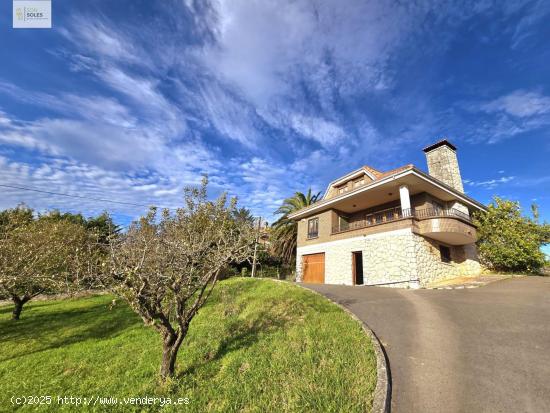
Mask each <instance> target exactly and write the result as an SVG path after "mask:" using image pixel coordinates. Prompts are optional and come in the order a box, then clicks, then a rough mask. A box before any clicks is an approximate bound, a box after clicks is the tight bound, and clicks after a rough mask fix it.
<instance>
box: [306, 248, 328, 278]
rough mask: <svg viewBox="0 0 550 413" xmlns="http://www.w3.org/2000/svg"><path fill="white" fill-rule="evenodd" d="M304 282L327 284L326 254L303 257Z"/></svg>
mask: <svg viewBox="0 0 550 413" xmlns="http://www.w3.org/2000/svg"><path fill="white" fill-rule="evenodd" d="M302 269H303V272H302V274H303V277H302V281H303V282H305V283H314V284H323V283H324V282H325V253H321V254H310V255H303V256H302Z"/></svg>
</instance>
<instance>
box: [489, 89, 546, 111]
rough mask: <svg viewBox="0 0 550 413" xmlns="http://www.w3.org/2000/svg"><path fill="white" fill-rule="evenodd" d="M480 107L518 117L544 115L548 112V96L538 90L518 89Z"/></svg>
mask: <svg viewBox="0 0 550 413" xmlns="http://www.w3.org/2000/svg"><path fill="white" fill-rule="evenodd" d="M481 108H482V109H483V110H484V111H486V112H489V113H493V112H504V113H507V114H509V115H512V116H515V117H518V118H525V117H531V116H537V115H544V114H548V113H550V97H548V96H544V95H542V94H541V93H540V92H538V91H527V90H522V89H520V90H516V91H514V92H512V93H509V94H508V95H504V96H501V97H499V98H497V99H495V100H492V101H490V102H488V103H485V104H483V105H482V106H481Z"/></svg>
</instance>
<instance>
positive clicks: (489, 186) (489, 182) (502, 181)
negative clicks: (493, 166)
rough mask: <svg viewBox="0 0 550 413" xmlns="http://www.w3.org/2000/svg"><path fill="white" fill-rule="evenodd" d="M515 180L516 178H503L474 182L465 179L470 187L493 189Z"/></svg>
mask: <svg viewBox="0 0 550 413" xmlns="http://www.w3.org/2000/svg"><path fill="white" fill-rule="evenodd" d="M514 179H516V177H515V176H503V177H501V178H495V179H489V180H486V181H472V180H469V179H464V183H465V184H466V185H468V186H473V187H482V188H485V189H493V188H495V187H496V186H498V185H502V184H507V183H509V182H510V181H512V180H514Z"/></svg>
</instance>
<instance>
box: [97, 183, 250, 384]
mask: <svg viewBox="0 0 550 413" xmlns="http://www.w3.org/2000/svg"><path fill="white" fill-rule="evenodd" d="M206 189H207V179H206V178H205V179H204V180H203V183H202V186H201V187H200V188H199V189H193V188H186V189H185V206H184V207H183V208H180V209H178V210H177V211H176V212H175V214H170V213H169V212H168V211H167V210H164V211H163V212H162V214H161V216H160V217H159V214H158V213H157V210H156V209H154V208H152V209H151V210H150V212H149V214H148V215H147V216H145V217H142V218H141V219H140V220H139V221H138V222H135V223H133V224H132V225H131V226H130V228H129V230H128V232H127V233H125V234H122V235H121V236H120V237H119V239H118V240H116V241H115V242H113V243H111V257H110V265H109V267H108V271H107V273H106V280H105V281H106V284H107V285H109V286H110V287H111V288H112V290H113V291H114V292H115V293H116V294H117V295H119V296H120V297H122V298H124V299H125V300H126V301H127V302H128V303H129V304H130V306H131V307H132V309H133V310H134V311H135V312H136V313H138V314H139V315H140V316H141V318H142V319H143V321H144V322H145V324H148V325H151V326H153V327H154V328H155V329H157V331H158V332H159V333H160V335H161V337H162V343H163V356H162V363H161V368H160V375H161V377H162V379H163V380H164V379H166V378H167V377H172V376H173V375H174V371H175V364H176V357H177V353H178V350H179V348H180V346H181V344H182V342H183V340H184V338H185V336H186V335H187V332H188V331H189V325H190V323H191V320H192V319H193V317H194V316H195V315H196V314H197V312H198V311H199V309H200V308H201V306H202V305H204V303H205V302H206V300H207V299H208V297H209V296H210V293H211V292H212V289H213V288H214V285H215V284H216V281H217V279H218V276H219V274H220V272H221V271H222V270H223V268H224V267H226V266H227V265H228V264H229V263H230V262H233V261H236V262H239V261H242V260H244V259H247V258H249V257H250V255H251V248H252V245H253V240H254V231H253V228H252V226H251V225H250V224H249V223H248V222H243V221H242V220H237V219H235V211H236V209H235V205H236V200H235V199H232V200H231V201H230V203H229V205H228V204H227V199H226V195H225V194H224V195H221V196H220V197H219V198H218V199H217V200H216V201H215V202H210V201H208V200H207V197H206Z"/></svg>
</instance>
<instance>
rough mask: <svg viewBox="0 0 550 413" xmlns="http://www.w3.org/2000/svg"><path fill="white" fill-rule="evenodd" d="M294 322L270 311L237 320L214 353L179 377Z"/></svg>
mask: <svg viewBox="0 0 550 413" xmlns="http://www.w3.org/2000/svg"><path fill="white" fill-rule="evenodd" d="M289 323H292V320H289V319H288V318H285V317H278V316H273V314H271V313H269V311H262V312H261V313H258V315H257V317H255V319H254V320H235V321H233V322H231V323H229V324H228V325H227V327H226V336H225V337H224V338H223V340H222V341H221V343H220V345H219V346H218V348H217V350H216V351H215V352H214V354H212V355H210V356H209V357H207V358H206V359H205V360H204V361H203V362H201V363H196V364H194V365H192V366H189V367H188V368H187V369H185V370H183V371H182V372H181V373H180V374H178V378H182V377H184V376H186V375H190V374H193V373H195V372H196V370H198V369H199V368H201V367H202V366H203V365H205V364H207V363H211V362H212V361H214V360H220V359H222V358H223V357H224V356H226V355H227V354H229V353H231V352H233V351H238V350H242V349H245V348H248V347H251V346H252V345H254V344H255V343H257V342H258V341H260V340H261V339H262V338H263V337H264V335H265V334H266V333H269V332H271V331H274V330H278V329H282V328H284V327H285V326H286V325H287V324H289Z"/></svg>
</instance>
